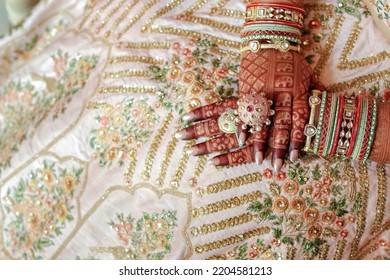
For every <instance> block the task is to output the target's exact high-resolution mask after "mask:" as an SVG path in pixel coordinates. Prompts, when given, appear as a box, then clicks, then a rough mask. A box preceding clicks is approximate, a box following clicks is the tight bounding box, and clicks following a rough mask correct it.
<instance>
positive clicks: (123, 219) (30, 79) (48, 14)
mask: <svg viewBox="0 0 390 280" xmlns="http://www.w3.org/2000/svg"><path fill="white" fill-rule="evenodd" d="M365 3H367V4H365ZM244 10H245V3H244V2H242V1H238V0H231V1H229V0H211V1H204V0H171V1H170V0H148V1H139V0H104V1H89V2H87V1H75V0H68V1H54V0H45V1H41V2H40V3H39V5H38V6H37V7H36V8H35V9H34V10H33V12H32V13H31V15H30V16H29V17H28V18H27V19H26V20H25V21H24V22H23V24H21V25H20V26H19V27H16V28H14V29H13V30H12V31H11V33H10V34H9V35H7V36H4V37H3V38H2V39H1V40H0V61H1V67H0V131H1V132H0V189H1V207H0V209H1V211H0V229H1V235H0V258H2V259H388V258H389V257H390V207H389V199H390V197H389V196H390V192H389V191H388V186H389V180H390V178H389V176H390V167H389V166H387V165H383V164H376V163H373V162H367V163H358V162H354V161H350V160H335V159H322V158H318V157H315V156H312V155H309V154H306V155H303V156H302V157H301V159H300V160H299V161H298V162H295V163H291V162H287V163H286V164H285V166H284V167H283V169H282V171H281V172H279V173H275V172H273V170H272V167H271V164H270V162H269V160H267V161H265V162H264V164H263V165H261V166H258V165H256V164H247V165H240V166H236V167H225V168H216V167H211V166H209V165H207V157H205V156H201V157H191V156H188V155H187V153H186V152H185V151H186V148H187V147H189V146H190V145H192V144H193V141H189V142H185V141H180V140H177V139H176V138H175V137H174V134H175V132H176V131H177V130H178V129H179V128H180V127H183V126H185V125H186V123H184V122H183V121H182V120H181V118H180V116H181V115H182V114H184V113H185V112H188V111H189V110H191V109H193V108H196V107H199V106H202V105H205V104H210V103H213V102H216V101H218V100H220V99H224V98H228V97H230V96H233V95H237V91H238V83H237V80H238V77H237V75H238V72H239V66H240V65H239V64H240V53H239V47H240V31H241V27H242V24H243V22H244ZM305 10H306V16H305V28H304V34H303V55H304V57H305V58H306V59H307V61H308V62H309V63H310V64H311V66H312V67H313V69H314V72H315V73H316V74H317V75H318V76H319V78H320V80H321V81H322V82H323V83H324V84H325V85H326V86H327V88H328V89H329V91H330V92H334V93H339V92H342V93H345V92H348V93H352V92H354V93H356V94H363V93H367V92H369V93H371V94H374V95H377V96H382V97H384V98H387V97H390V96H389V95H390V59H389V58H390V53H389V50H390V43H389V41H387V40H386V35H385V33H384V32H386V31H383V30H387V29H388V28H389V25H390V19H389V12H390V3H389V2H388V1H373V0H372V1H365V2H364V3H363V2H361V1H346V0H344V1H332V0H326V1H306V3H305ZM378 22H381V27H380V26H379V25H378V24H379V23H378ZM387 31H388V30H387Z"/></svg>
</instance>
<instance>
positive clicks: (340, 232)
mask: <svg viewBox="0 0 390 280" xmlns="http://www.w3.org/2000/svg"><path fill="white" fill-rule="evenodd" d="M340 164H341V163H335V164H333V165H331V166H330V167H329V168H328V169H327V172H325V171H324V170H322V169H321V167H320V166H319V165H316V166H314V167H312V168H311V169H310V168H309V167H303V166H301V165H300V164H296V165H290V166H289V167H288V171H287V178H286V180H283V181H280V180H276V181H275V180H273V179H271V178H273V176H272V171H271V170H265V171H264V172H265V173H264V175H268V176H264V178H265V179H268V180H269V181H268V182H267V185H268V188H269V191H270V195H264V196H263V198H262V200H261V201H256V202H253V203H251V204H250V206H249V208H248V210H249V211H251V212H254V213H256V214H257V221H258V222H264V221H269V222H271V223H272V225H273V227H272V230H273V237H274V240H273V241H272V242H271V245H272V246H273V247H279V246H281V245H283V244H284V245H286V246H294V245H295V246H299V245H302V246H303V253H304V254H305V255H306V256H307V257H309V258H314V257H315V256H316V255H317V254H318V253H319V247H320V245H321V244H322V243H324V241H325V240H327V239H336V240H337V239H346V238H348V237H349V231H348V229H349V228H350V225H352V224H354V223H355V222H356V215H357V213H358V211H359V209H360V195H359V194H358V195H357V196H356V198H355V199H354V200H352V201H350V202H351V203H348V201H347V200H348V198H347V197H348V196H347V193H348V188H347V186H346V185H345V184H343V183H340V179H341V175H340V170H342V168H341V166H340ZM325 174H326V175H325ZM309 177H310V179H309Z"/></svg>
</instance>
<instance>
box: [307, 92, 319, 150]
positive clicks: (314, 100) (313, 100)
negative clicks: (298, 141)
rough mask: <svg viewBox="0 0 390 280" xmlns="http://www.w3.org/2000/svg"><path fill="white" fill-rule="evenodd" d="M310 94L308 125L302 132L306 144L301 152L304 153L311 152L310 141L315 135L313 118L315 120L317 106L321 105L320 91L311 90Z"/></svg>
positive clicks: (315, 128)
mask: <svg viewBox="0 0 390 280" xmlns="http://www.w3.org/2000/svg"><path fill="white" fill-rule="evenodd" d="M312 94H313V95H312V96H310V98H309V105H310V108H311V110H310V118H309V123H308V124H307V125H306V126H305V130H304V133H305V135H306V144H305V147H304V148H303V150H304V151H305V152H309V151H311V150H312V149H311V139H312V138H313V136H314V135H316V133H317V127H316V125H315V124H314V118H315V115H316V111H317V110H316V109H317V107H318V105H320V104H321V98H320V94H321V91H319V90H317V89H314V90H312Z"/></svg>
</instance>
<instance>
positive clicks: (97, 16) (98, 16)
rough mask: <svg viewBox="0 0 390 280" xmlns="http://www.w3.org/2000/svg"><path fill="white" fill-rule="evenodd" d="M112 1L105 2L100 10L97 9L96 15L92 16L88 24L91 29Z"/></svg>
mask: <svg viewBox="0 0 390 280" xmlns="http://www.w3.org/2000/svg"><path fill="white" fill-rule="evenodd" d="M112 1H113V0H107V1H106V2H105V3H104V4H103V6H102V7H101V8H99V10H97V11H96V14H95V16H94V18H93V19H92V20H91V21H90V22H89V27H90V28H91V27H92V26H93V25H94V24H95V22H96V21H98V20H99V18H100V17H101V15H102V13H103V12H104V11H105V10H106V9H107V7H108V6H110V4H111V3H112Z"/></svg>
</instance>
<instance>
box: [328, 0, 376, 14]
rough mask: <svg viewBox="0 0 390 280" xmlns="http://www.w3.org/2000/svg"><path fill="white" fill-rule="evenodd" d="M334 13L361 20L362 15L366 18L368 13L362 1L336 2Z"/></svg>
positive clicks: (339, 0) (345, 0)
mask: <svg viewBox="0 0 390 280" xmlns="http://www.w3.org/2000/svg"><path fill="white" fill-rule="evenodd" d="M335 12H336V13H338V14H344V13H346V14H349V15H352V16H355V17H357V18H359V19H361V17H362V15H364V16H365V17H368V16H369V15H370V12H369V11H368V9H367V7H366V5H365V4H364V3H362V1H357V0H337V5H336V7H335Z"/></svg>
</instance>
